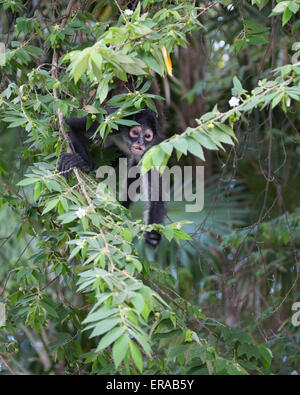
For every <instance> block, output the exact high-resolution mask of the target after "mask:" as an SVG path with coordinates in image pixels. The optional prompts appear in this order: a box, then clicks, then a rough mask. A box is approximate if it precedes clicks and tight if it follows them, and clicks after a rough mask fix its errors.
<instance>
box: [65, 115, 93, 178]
mask: <svg viewBox="0 0 300 395" xmlns="http://www.w3.org/2000/svg"><path fill="white" fill-rule="evenodd" d="M66 123H67V124H68V125H69V127H70V134H69V137H70V143H71V144H70V145H71V148H72V150H73V152H72V153H69V154H63V155H61V157H60V161H59V164H58V170H59V171H60V172H64V173H63V174H64V176H65V177H66V178H69V177H70V174H71V169H72V168H73V167H76V166H82V167H84V168H86V169H88V170H92V169H93V168H94V164H93V161H92V159H91V156H90V153H89V150H88V144H87V138H86V135H90V134H92V133H94V132H95V131H96V129H97V127H98V126H99V123H98V122H97V121H95V122H94V123H93V124H92V126H91V127H90V128H89V130H88V131H86V117H83V118H69V119H67V120H66Z"/></svg>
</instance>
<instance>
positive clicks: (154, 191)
mask: <svg viewBox="0 0 300 395" xmlns="http://www.w3.org/2000/svg"><path fill="white" fill-rule="evenodd" d="M146 176H147V183H146V189H147V195H148V196H147V209H146V211H145V224H146V225H151V224H162V223H163V221H164V218H165V215H166V208H165V204H164V201H163V191H162V178H161V176H160V175H159V173H158V172H157V171H156V170H152V171H151V172H148V173H147V174H146ZM144 238H145V241H146V243H147V245H148V246H149V247H151V248H155V247H157V245H158V244H159V242H160V239H161V235H160V233H158V232H156V231H155V230H152V231H151V232H145V233H144Z"/></svg>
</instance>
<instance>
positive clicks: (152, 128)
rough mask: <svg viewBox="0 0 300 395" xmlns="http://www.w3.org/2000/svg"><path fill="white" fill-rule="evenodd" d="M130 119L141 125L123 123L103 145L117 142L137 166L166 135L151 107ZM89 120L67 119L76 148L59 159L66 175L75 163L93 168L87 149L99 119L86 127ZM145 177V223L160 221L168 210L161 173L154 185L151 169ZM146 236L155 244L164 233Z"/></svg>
mask: <svg viewBox="0 0 300 395" xmlns="http://www.w3.org/2000/svg"><path fill="white" fill-rule="evenodd" d="M106 110H107V112H108V113H109V114H110V113H112V112H113V109H111V108H106ZM129 119H131V120H133V121H135V122H136V123H138V125H134V126H131V127H128V126H127V127H126V126H120V127H119V131H118V132H117V133H113V134H111V135H109V136H108V137H107V138H106V139H105V145H104V148H105V147H107V146H112V145H114V146H117V148H119V149H120V150H121V151H122V152H123V153H124V154H125V155H126V157H127V158H128V162H129V166H135V165H137V163H138V162H139V161H140V159H141V158H142V156H143V155H144V153H145V152H146V151H147V150H148V149H149V148H151V147H152V146H153V145H155V144H159V143H160V142H161V141H163V136H162V132H161V129H160V124H159V120H158V116H157V115H156V114H155V113H154V112H153V111H152V110H150V109H145V110H143V111H141V112H140V113H138V114H135V115H132V116H131V117H129ZM86 121H87V119H86V117H83V118H68V119H67V120H66V123H67V124H68V125H69V127H70V135H69V139H70V142H71V145H72V147H73V152H72V153H68V154H63V155H62V156H61V158H60V161H59V171H62V172H64V173H63V174H64V175H65V176H66V178H68V177H69V176H70V173H71V171H72V168H73V167H75V166H81V167H83V168H84V169H87V170H92V169H93V168H94V163H93V161H92V158H91V155H90V152H89V150H88V140H87V138H88V137H90V136H92V135H93V134H94V133H95V132H96V130H97V128H98V126H99V123H98V122H97V121H94V123H93V124H92V125H91V127H90V128H89V129H88V130H86ZM68 170H69V171H68ZM143 177H147V182H146V183H143V184H146V188H147V190H146V191H145V193H146V201H147V208H146V210H145V217H144V222H145V224H146V225H150V224H161V223H162V222H163V220H164V217H165V214H166V210H165V206H164V202H163V199H162V182H161V177H160V176H159V175H158V177H157V178H156V183H155V185H154V182H153V180H151V172H148V173H146V174H145V175H143ZM127 180H128V183H127V185H128V187H129V186H130V183H131V182H132V179H130V178H127ZM153 188H156V189H157V188H158V189H159V191H157V192H158V193H156V198H155V201H154V200H151V190H153ZM152 196H153V195H152ZM130 203H131V200H130V199H129V197H127V200H126V201H125V202H122V204H123V205H124V206H125V207H126V208H128V207H129V205H130ZM144 238H145V240H146V243H147V245H148V246H149V247H151V248H155V247H156V246H157V245H158V244H159V241H160V238H161V236H160V234H159V233H158V232H156V231H151V232H145V233H144Z"/></svg>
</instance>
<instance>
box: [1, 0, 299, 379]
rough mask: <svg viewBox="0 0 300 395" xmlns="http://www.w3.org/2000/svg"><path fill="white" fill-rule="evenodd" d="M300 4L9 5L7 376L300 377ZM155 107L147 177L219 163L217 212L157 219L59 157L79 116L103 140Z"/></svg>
mask: <svg viewBox="0 0 300 395" xmlns="http://www.w3.org/2000/svg"><path fill="white" fill-rule="evenodd" d="M299 8H300V1H299V0H291V1H280V0H276V1H275V0H242V1H234V0H231V1H229V0H223V1H200V0H199V1H198V0H195V1H188V0H181V1H179V0H143V1H126V0H124V1H121V0H105V1H101V2H99V1H94V0H77V1H75V0H68V1H66V0H63V1H59V2H57V1H56V0H51V1H44V0H42V1H37V0H26V1H25V0H24V1H22V0H13V1H3V0H0V21H1V22H0V67H1V76H0V108H1V112H0V132H1V134H0V142H1V158H0V218H1V231H0V246H1V249H0V262H1V265H0V372H1V373H3V374H132V375H135V374H142V373H143V374H197V375H199V374H233V375H235V374H274V373H275V374H300V370H299V355H300V353H299V341H300V334H299V329H298V324H299V321H297V317H298V315H297V309H298V310H299V306H300V289H299V244H300V243H299V240H300V239H299V227H300V204H299V186H300V185H299V179H300V178H299V166H298V163H299V154H300V151H299V147H298V146H297V143H299V126H300V121H299V119H300V118H299V99H300V43H299V42H297V40H296V37H297V35H299V29H300V20H299ZM298 37H299V36H298ZM132 81H134V84H133V85H132ZM129 83H130V84H129ZM151 83H152V84H155V86H156V87H157V92H155V93H153V92H151V93H150V91H149V89H150V85H151ZM119 84H122V85H124V86H127V91H126V92H125V93H119V92H117V88H118V86H119ZM128 86H129V87H128ZM105 103H108V104H109V105H110V106H112V107H114V108H115V109H116V111H115V112H114V113H112V114H108V113H107V112H106V110H105V109H104V104H105ZM155 103H159V104H158V105H159V106H161V108H162V109H163V113H164V120H163V125H162V127H163V129H164V132H165V135H166V139H165V140H164V141H163V142H162V143H161V144H159V145H156V146H154V147H153V148H151V149H150V150H149V151H147V153H146V154H145V155H144V157H143V159H142V162H141V166H142V172H143V173H146V172H148V171H149V170H150V169H152V168H154V167H155V168H157V169H159V170H160V171H161V173H163V170H164V168H165V166H167V165H179V166H180V167H183V166H185V165H186V166H192V167H193V168H194V169H195V167H196V166H204V169H205V191H204V194H205V195H204V207H203V210H202V211H200V212H197V213H189V212H186V211H185V205H186V203H187V202H184V201H183V202H177V201H176V200H175V199H173V200H171V201H170V202H169V203H168V204H167V211H168V216H167V219H166V221H165V224H164V225H156V224H154V225H144V224H143V223H142V220H141V211H142V204H141V203H140V202H137V203H135V204H134V205H133V207H132V209H131V210H127V209H125V208H124V207H123V206H122V204H121V203H119V202H118V201H116V200H115V199H113V198H112V196H111V194H110V193H109V191H108V189H107V188H105V187H104V186H103V185H102V184H101V183H99V180H98V179H97V176H96V172H89V173H87V172H84V171H83V170H82V169H80V168H75V169H74V171H73V174H72V176H71V178H70V180H66V179H65V177H64V176H63V174H62V173H61V172H59V171H58V161H59V158H60V156H61V154H62V153H63V152H66V151H67V150H68V146H69V141H68V128H67V126H66V123H65V119H66V118H68V117H70V116H72V117H73V116H74V117H80V116H86V117H87V120H88V121H87V123H88V125H91V123H92V122H93V121H94V120H97V121H98V122H99V124H100V126H99V128H98V130H97V132H96V134H97V135H99V136H101V138H103V139H105V138H106V137H107V136H108V135H110V134H111V133H114V132H115V131H117V130H118V128H119V127H120V126H121V125H125V126H126V125H130V121H129V120H128V119H127V117H128V116H130V115H131V114H133V113H136V112H139V111H141V110H143V109H145V108H150V109H151V110H153V111H155V112H156V111H157V107H156V105H155ZM91 144H93V141H91ZM98 159H99V163H98V165H99V166H100V165H105V164H110V163H111V162H112V161H113V160H114V159H115V152H113V151H109V150H108V151H107V152H106V153H105V152H104V153H103V154H102V153H101V155H99V147H98ZM185 182H187V183H191V185H192V184H193V177H191V179H189V180H185ZM173 189H176V188H175V186H174V185H173ZM175 192H176V191H175ZM145 230H146V231H151V230H156V231H158V232H160V233H161V234H162V238H163V240H162V242H161V243H160V245H159V247H158V248H157V249H156V250H154V251H151V250H149V249H148V248H147V247H146V246H145V243H144V241H143V232H144V231H145ZM293 316H294V319H292V317H293ZM295 317H296V318H295Z"/></svg>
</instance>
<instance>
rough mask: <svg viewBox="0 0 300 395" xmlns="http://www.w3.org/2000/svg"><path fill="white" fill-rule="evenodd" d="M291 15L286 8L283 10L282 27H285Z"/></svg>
mask: <svg viewBox="0 0 300 395" xmlns="http://www.w3.org/2000/svg"><path fill="white" fill-rule="evenodd" d="M292 15H293V13H292V11H291V10H290V9H289V8H286V9H285V10H284V13H283V15H282V26H284V25H286V24H287V23H288V21H289V20H290V19H291V17H292Z"/></svg>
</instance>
